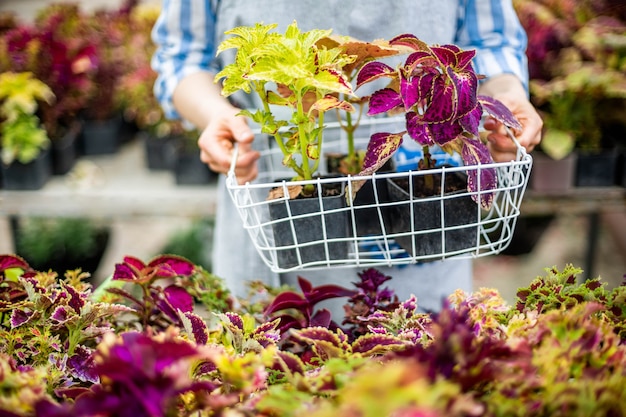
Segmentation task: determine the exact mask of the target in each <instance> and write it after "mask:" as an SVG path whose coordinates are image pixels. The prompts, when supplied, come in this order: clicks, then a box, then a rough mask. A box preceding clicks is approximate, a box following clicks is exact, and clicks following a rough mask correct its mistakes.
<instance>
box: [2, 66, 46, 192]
mask: <svg viewBox="0 0 626 417" xmlns="http://www.w3.org/2000/svg"><path fill="white" fill-rule="evenodd" d="M53 100H54V94H53V93H52V90H50V88H49V87H48V86H47V85H45V84H44V83H42V82H41V81H39V80H37V79H35V78H33V74H32V73H29V72H23V73H13V72H4V73H1V74H0V136H1V137H2V143H1V146H0V151H1V152H2V174H3V175H2V178H3V183H4V184H3V185H4V188H6V189H30V190H37V189H40V188H41V187H42V186H43V185H44V184H45V183H46V182H47V181H48V179H49V178H50V175H51V174H52V171H51V165H50V155H49V153H48V148H49V146H50V139H49V138H48V135H47V133H46V131H45V129H44V128H43V126H42V125H41V122H40V120H39V118H38V117H37V110H38V108H39V104H40V103H43V102H46V103H50V104H51V103H52V102H53Z"/></svg>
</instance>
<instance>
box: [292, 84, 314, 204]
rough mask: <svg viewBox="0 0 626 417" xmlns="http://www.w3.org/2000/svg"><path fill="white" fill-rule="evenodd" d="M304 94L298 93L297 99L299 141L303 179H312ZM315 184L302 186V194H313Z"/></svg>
mask: <svg viewBox="0 0 626 417" xmlns="http://www.w3.org/2000/svg"><path fill="white" fill-rule="evenodd" d="M302 99H303V94H302V93H301V92H299V91H298V92H297V93H296V100H297V103H298V109H297V115H296V117H297V121H298V136H299V138H298V142H299V143H300V154H301V155H302V166H301V168H302V179H304V180H311V179H313V175H311V167H310V166H309V156H308V154H307V147H308V144H309V141H310V139H311V138H309V137H308V135H307V129H306V123H309V121H308V117H307V116H306V115H305V114H304V107H303V105H302ZM314 190H315V186H314V185H313V184H309V185H305V186H304V187H303V188H302V194H303V195H305V196H310V195H313V192H314Z"/></svg>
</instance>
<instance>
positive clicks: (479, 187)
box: [461, 139, 498, 210]
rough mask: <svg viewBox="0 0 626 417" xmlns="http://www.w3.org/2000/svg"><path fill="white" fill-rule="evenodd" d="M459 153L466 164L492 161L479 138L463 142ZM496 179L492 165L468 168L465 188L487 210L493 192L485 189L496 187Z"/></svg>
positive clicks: (487, 149)
mask: <svg viewBox="0 0 626 417" xmlns="http://www.w3.org/2000/svg"><path fill="white" fill-rule="evenodd" d="M461 154H462V156H463V160H464V161H465V162H466V165H480V164H489V163H491V162H493V160H492V158H491V154H490V153H489V148H487V146H486V145H485V144H484V143H482V142H481V141H480V139H475V140H466V141H465V142H464V143H463V149H462V150H461ZM497 180H498V177H497V171H496V169H495V168H493V167H489V168H487V167H485V168H483V167H478V168H476V169H469V170H468V173H467V189H468V191H469V192H470V193H472V196H471V197H472V200H474V201H476V202H477V203H478V202H480V205H481V207H483V208H484V209H486V210H488V209H489V208H490V207H491V204H492V203H493V198H494V194H493V193H492V192H485V191H488V190H493V189H494V188H496V185H497ZM475 193H478V194H475Z"/></svg>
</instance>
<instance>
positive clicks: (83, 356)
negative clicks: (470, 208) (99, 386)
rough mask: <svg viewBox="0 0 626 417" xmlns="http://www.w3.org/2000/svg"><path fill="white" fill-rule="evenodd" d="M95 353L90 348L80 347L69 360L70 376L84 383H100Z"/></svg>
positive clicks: (77, 347)
mask: <svg viewBox="0 0 626 417" xmlns="http://www.w3.org/2000/svg"><path fill="white" fill-rule="evenodd" d="M93 353H94V351H93V350H91V349H89V348H88V347H85V346H82V345H78V346H76V349H75V350H74V354H73V355H72V356H70V357H69V358H68V359H67V367H68V369H69V371H70V374H71V375H72V376H73V377H75V378H78V379H79V380H81V381H83V382H91V383H92V384H96V383H98V382H99V378H98V374H97V373H96V371H95V362H94V356H93Z"/></svg>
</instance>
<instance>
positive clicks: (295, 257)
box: [269, 183, 349, 269]
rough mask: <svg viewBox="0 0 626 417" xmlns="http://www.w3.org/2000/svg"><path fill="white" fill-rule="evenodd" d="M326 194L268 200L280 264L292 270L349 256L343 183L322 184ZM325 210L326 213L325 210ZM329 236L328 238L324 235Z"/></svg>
mask: <svg viewBox="0 0 626 417" xmlns="http://www.w3.org/2000/svg"><path fill="white" fill-rule="evenodd" d="M321 188H322V192H323V194H324V195H323V196H322V197H321V198H320V197H319V196H318V195H317V193H316V194H315V195H313V196H311V197H306V198H305V197H301V198H295V199H289V200H277V201H271V202H270V203H269V213H270V219H271V220H273V221H276V223H273V224H272V231H273V234H274V246H275V248H276V256H277V264H278V266H279V267H280V268H282V269H289V268H293V267H295V266H298V265H300V264H308V263H314V262H319V263H320V264H321V265H322V264H323V262H326V261H327V260H331V261H332V260H341V259H346V257H347V256H348V245H349V242H348V241H346V240H341V241H334V239H341V238H346V237H348V233H349V229H348V216H349V213H348V211H347V210H341V211H337V212H332V213H327V212H328V211H330V210H336V209H342V208H345V206H346V199H345V190H344V187H343V183H330V184H322V187H321ZM322 211H323V212H324V213H322ZM324 235H325V236H326V239H325V238H324Z"/></svg>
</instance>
